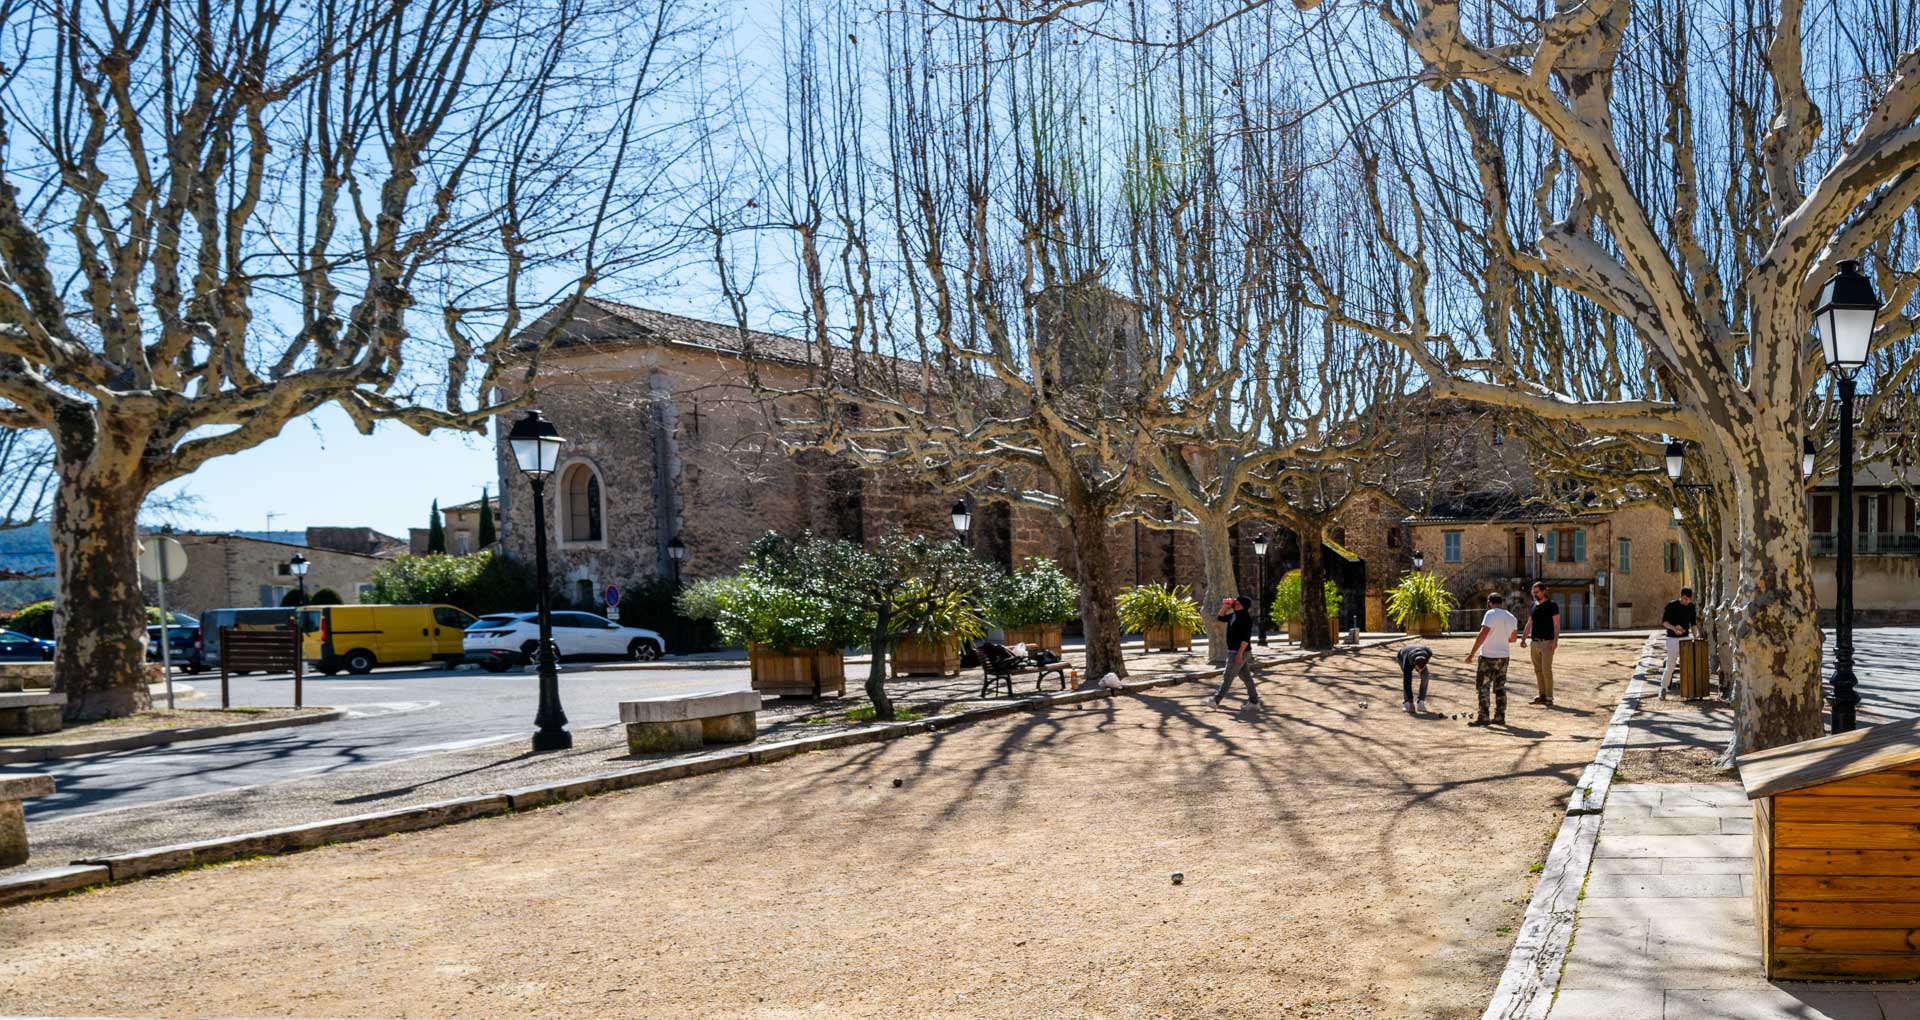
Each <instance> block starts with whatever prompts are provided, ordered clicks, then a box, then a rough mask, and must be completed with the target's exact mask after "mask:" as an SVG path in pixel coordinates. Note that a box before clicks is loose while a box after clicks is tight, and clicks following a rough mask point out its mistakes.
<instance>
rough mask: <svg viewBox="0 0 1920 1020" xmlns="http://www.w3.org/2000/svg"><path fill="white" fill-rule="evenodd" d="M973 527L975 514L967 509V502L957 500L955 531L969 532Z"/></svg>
mask: <svg viewBox="0 0 1920 1020" xmlns="http://www.w3.org/2000/svg"><path fill="white" fill-rule="evenodd" d="M972 527H973V513H972V512H971V511H969V510H968V509H967V501H966V500H964V499H960V500H955V501H954V503H953V530H955V531H967V530H969V529H970V528H972Z"/></svg>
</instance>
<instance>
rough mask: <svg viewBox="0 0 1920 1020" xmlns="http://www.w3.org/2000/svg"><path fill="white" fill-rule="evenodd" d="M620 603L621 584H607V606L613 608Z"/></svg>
mask: <svg viewBox="0 0 1920 1020" xmlns="http://www.w3.org/2000/svg"><path fill="white" fill-rule="evenodd" d="M619 604H620V586H619V585H617V584H610V585H607V608H608V609H612V608H613V607H614V606H617V605H619Z"/></svg>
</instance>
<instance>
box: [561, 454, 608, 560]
mask: <svg viewBox="0 0 1920 1020" xmlns="http://www.w3.org/2000/svg"><path fill="white" fill-rule="evenodd" d="M601 537H602V535H601V532H600V476H599V475H597V474H595V473H594V470H593V468H592V467H590V466H589V465H586V464H574V465H572V466H570V467H568V468H567V470H566V472H565V473H564V474H562V475H561V476H560V538H561V540H562V541H566V542H598V541H600V539H601Z"/></svg>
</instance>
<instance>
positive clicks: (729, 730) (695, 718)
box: [620, 691, 760, 754]
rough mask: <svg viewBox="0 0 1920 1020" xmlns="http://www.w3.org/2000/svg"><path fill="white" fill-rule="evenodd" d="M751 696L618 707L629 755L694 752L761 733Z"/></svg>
mask: <svg viewBox="0 0 1920 1020" xmlns="http://www.w3.org/2000/svg"><path fill="white" fill-rule="evenodd" d="M759 711H760V695H759V693H758V692H755V691H727V692H724V693H708V694H669V695H662V696H661V697H658V698H642V699H640V700H638V701H623V702H621V703H620V721H621V722H623V723H626V724H627V750H628V751H631V752H632V753H634V754H660V753H662V752H664V751H697V750H699V749H700V748H701V747H704V746H705V745H707V744H710V743H712V744H738V743H743V742H745V741H748V740H752V739H753V737H754V734H755V733H757V732H759V728H758V726H759V724H758V713H759Z"/></svg>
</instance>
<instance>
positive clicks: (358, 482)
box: [161, 405, 497, 538]
mask: <svg viewBox="0 0 1920 1020" xmlns="http://www.w3.org/2000/svg"><path fill="white" fill-rule="evenodd" d="M483 485H484V486H488V487H489V488H497V479H496V474H495V468H494V461H493V446H492V440H491V439H489V438H488V437H486V436H476V435H473V434H471V433H466V432H436V433H434V434H433V435H432V436H431V437H422V436H421V435H419V434H418V433H416V432H414V431H413V430H411V429H408V428H404V427H402V426H399V425H382V426H380V427H379V428H378V429H376V430H375V432H374V434H373V435H371V436H363V435H361V434H360V433H358V432H356V431H354V428H353V423H352V421H350V420H349V419H348V418H347V416H346V414H344V413H343V412H341V411H340V410H339V409H338V408H335V407H333V406H332V405H328V406H327V407H326V408H323V409H322V410H320V411H317V412H315V413H314V414H312V415H309V416H307V417H305V418H300V419H296V420H294V421H291V422H289V423H287V427H286V428H285V429H284V430H283V431H282V432H281V433H280V435H279V436H277V437H275V438H273V439H270V440H268V441H267V442H265V443H262V444H261V445H259V446H256V447H254V448H253V449H251V450H247V451H245V452H243V453H237V454H234V455H233V456H231V457H221V458H218V459H216V460H213V461H211V462H209V463H208V464H206V465H205V466H204V467H202V468H201V469H200V470H198V471H196V472H194V473H193V474H192V475H190V476H188V477H187V478H184V479H182V480H180V481H178V482H175V483H173V484H171V485H168V486H166V487H165V488H163V489H162V490H161V494H162V495H172V494H177V493H182V492H184V493H187V494H190V495H192V496H194V497H197V498H198V500H199V507H198V511H199V513H198V515H197V516H196V515H181V516H178V517H171V518H169V519H170V520H172V521H173V522H174V523H176V524H178V525H181V526H183V527H189V528H194V529H198V530H206V531H233V530H247V531H264V530H266V528H267V527H268V525H267V515H268V514H269V513H271V514H273V515H274V517H273V525H272V527H273V530H275V531H280V530H283V529H284V530H292V531H297V530H299V529H302V528H305V527H307V526H309V525H362V524H364V525H367V526H369V527H373V528H377V529H379V530H381V531H384V532H386V533H387V534H389V535H395V536H399V537H402V538H404V537H406V534H407V528H409V527H422V528H423V527H426V524H427V510H428V507H429V506H430V505H431V504H432V502H433V501H434V500H436V499H437V500H439V501H440V505H442V506H451V505H453V504H455V503H464V502H467V501H468V500H472V499H478V498H479V497H480V487H481V486H483Z"/></svg>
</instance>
